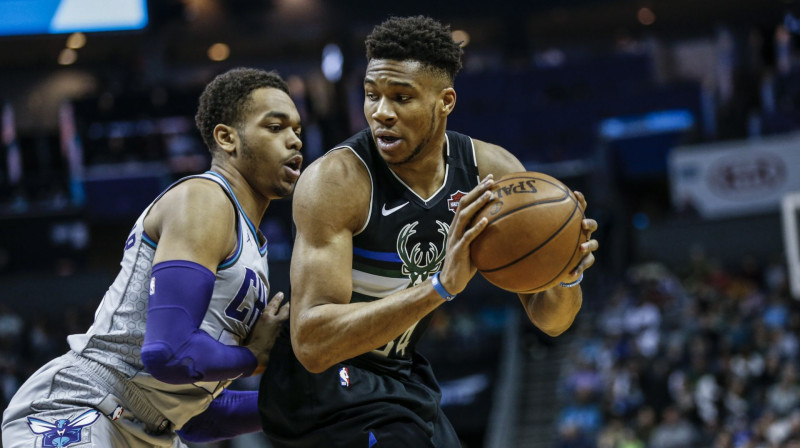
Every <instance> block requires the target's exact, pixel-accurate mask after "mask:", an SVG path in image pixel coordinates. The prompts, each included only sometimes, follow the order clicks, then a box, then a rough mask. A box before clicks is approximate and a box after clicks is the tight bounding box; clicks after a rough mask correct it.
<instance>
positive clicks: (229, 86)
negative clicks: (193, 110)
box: [194, 67, 289, 154]
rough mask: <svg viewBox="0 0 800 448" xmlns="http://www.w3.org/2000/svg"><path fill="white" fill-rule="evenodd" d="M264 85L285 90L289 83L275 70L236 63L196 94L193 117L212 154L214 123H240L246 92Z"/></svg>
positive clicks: (213, 147)
mask: <svg viewBox="0 0 800 448" xmlns="http://www.w3.org/2000/svg"><path fill="white" fill-rule="evenodd" d="M267 87H271V88H274V89H279V90H282V91H284V92H286V94H288V93H289V86H288V85H287V84H286V81H284V80H283V78H281V77H280V75H279V74H278V73H277V72H276V71H265V70H260V69H255V68H243V67H239V68H234V69H231V70H228V71H227V72H225V73H223V74H221V75H218V76H217V77H216V78H214V79H213V80H212V81H211V82H210V83H208V85H206V88H205V90H203V93H202V94H201V95H200V104H199V105H198V107H197V115H195V117H194V121H195V123H196V124H197V129H198V130H199V131H200V135H201V136H202V137H203V142H205V144H206V146H208V150H209V151H211V153H212V154H214V152H215V151H216V150H217V143H216V141H215V140H214V127H215V126H216V125H218V124H220V123H222V124H226V125H229V126H233V127H238V126H239V125H241V122H242V120H243V119H244V113H245V112H246V111H247V107H248V100H249V99H250V93H251V92H252V91H254V90H257V89H260V88H267Z"/></svg>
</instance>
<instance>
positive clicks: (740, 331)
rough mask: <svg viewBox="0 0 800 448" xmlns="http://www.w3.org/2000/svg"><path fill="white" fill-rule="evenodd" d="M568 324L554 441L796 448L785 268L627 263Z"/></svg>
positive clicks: (627, 447)
mask: <svg viewBox="0 0 800 448" xmlns="http://www.w3.org/2000/svg"><path fill="white" fill-rule="evenodd" d="M590 320H591V323H588V322H585V323H584V325H582V326H580V327H579V330H578V331H579V333H580V334H578V335H577V336H576V337H575V340H574V341H573V343H574V347H575V349H574V351H573V352H572V353H573V356H572V359H570V360H569V361H568V363H567V364H568V369H567V372H565V373H564V374H563V375H562V377H561V380H560V397H561V401H562V403H563V407H562V412H561V414H560V417H559V421H558V431H559V444H558V447H559V448H583V447H586V448H589V447H592V448H595V447H597V448H643V447H649V448H691V447H698V448H700V447H704V448H705V447H713V448H745V447H746V448H790V447H800V379H799V378H798V360H800V340H799V339H798V335H800V303H798V302H797V301H796V300H794V299H792V298H791V296H790V294H789V290H788V282H787V273H786V270H785V267H784V266H783V265H782V264H781V263H780V262H774V263H766V264H759V263H758V262H756V261H755V260H753V259H751V258H748V257H745V258H743V260H742V262H741V264H740V265H739V266H722V265H721V264H720V263H715V262H713V261H711V260H709V259H707V258H706V257H704V256H702V255H699V254H695V255H694V256H693V257H692V261H691V263H689V267H688V269H687V270H686V271H685V272H678V271H674V270H670V269H668V268H667V267H665V266H664V265H662V264H659V263H646V264H640V265H636V266H633V267H631V268H630V269H629V270H628V272H627V274H626V275H625V279H624V281H621V282H620V283H619V285H618V286H617V287H616V289H615V291H614V292H613V295H612V296H611V297H610V300H609V302H608V303H607V304H606V305H605V306H604V307H602V309H601V310H600V311H599V312H598V313H595V314H594V315H593V316H591V318H590Z"/></svg>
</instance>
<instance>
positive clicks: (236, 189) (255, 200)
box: [210, 162, 270, 227]
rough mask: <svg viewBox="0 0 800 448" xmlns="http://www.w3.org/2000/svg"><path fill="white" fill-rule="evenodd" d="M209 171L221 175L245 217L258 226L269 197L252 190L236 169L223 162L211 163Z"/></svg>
mask: <svg viewBox="0 0 800 448" xmlns="http://www.w3.org/2000/svg"><path fill="white" fill-rule="evenodd" d="M210 169H211V171H214V172H215V173H218V174H220V175H222V177H224V178H225V180H227V181H228V185H230V186H231V190H233V194H234V195H235V196H236V199H237V200H238V201H239V205H240V206H241V207H242V211H244V214H245V215H247V218H248V219H250V221H251V222H252V223H253V224H254V225H255V226H256V227H258V226H259V225H260V223H261V218H263V217H264V213H265V212H266V211H267V206H269V202H270V201H269V199H268V198H265V197H263V196H262V195H261V194H259V193H258V191H256V190H254V189H253V187H252V186H250V183H249V182H247V179H245V177H244V176H243V175H242V173H241V172H239V171H238V170H236V169H233V168H231V167H230V166H226V165H224V164H218V163H213V162H212V164H211V168H210Z"/></svg>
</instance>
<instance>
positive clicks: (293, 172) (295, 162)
mask: <svg viewBox="0 0 800 448" xmlns="http://www.w3.org/2000/svg"><path fill="white" fill-rule="evenodd" d="M302 167H303V156H301V155H299V154H298V155H296V156H294V157H292V158H291V159H289V160H288V161H286V163H284V164H283V169H284V171H285V172H286V175H287V176H288V177H289V180H290V181H292V182H294V181H296V180H297V179H298V178H299V177H300V169H301V168H302Z"/></svg>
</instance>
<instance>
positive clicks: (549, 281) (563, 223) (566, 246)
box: [470, 171, 588, 293]
mask: <svg viewBox="0 0 800 448" xmlns="http://www.w3.org/2000/svg"><path fill="white" fill-rule="evenodd" d="M492 192H493V193H494V195H493V196H492V199H491V200H490V201H489V202H488V203H487V204H486V205H485V206H484V207H483V208H482V209H481V210H479V211H478V213H477V214H476V216H475V220H476V221H477V220H479V219H481V218H484V217H485V218H487V219H488V220H489V224H488V225H487V226H486V229H484V230H483V232H481V234H480V235H478V237H477V238H476V239H475V240H474V241H473V242H472V244H471V246H470V256H471V257H472V261H473V262H474V263H475V266H476V267H477V268H478V271H480V273H481V274H482V275H483V276H484V277H485V278H486V279H487V280H489V281H490V282H491V283H493V284H495V285H497V286H499V287H500V288H503V289H505V290H508V291H512V292H523V293H531V292H538V291H543V290H545V289H548V288H550V287H552V286H554V285H555V284H557V283H558V282H559V280H560V279H561V278H562V276H564V275H565V274H566V273H567V272H568V271H570V270H572V269H574V268H575V267H577V265H578V263H579V262H580V259H581V253H580V250H579V247H580V244H581V243H583V242H585V241H587V239H588V238H587V235H586V233H585V232H584V231H583V228H582V221H583V210H582V209H581V207H580V203H579V202H578V199H577V198H576V197H575V195H574V194H573V193H572V191H571V190H570V189H569V188H568V187H567V186H566V185H564V184H563V183H562V182H561V181H559V180H558V179H556V178H554V177H552V176H548V175H546V174H542V173H537V172H533V171H529V172H524V173H514V174H509V175H506V176H503V177H501V178H499V179H497V180H496V181H495V183H494V186H493V187H492Z"/></svg>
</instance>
